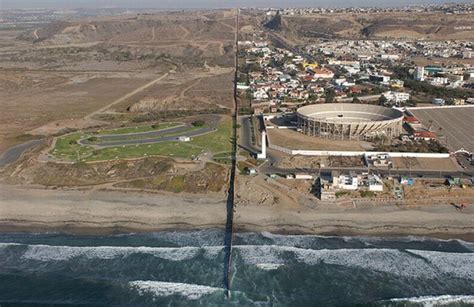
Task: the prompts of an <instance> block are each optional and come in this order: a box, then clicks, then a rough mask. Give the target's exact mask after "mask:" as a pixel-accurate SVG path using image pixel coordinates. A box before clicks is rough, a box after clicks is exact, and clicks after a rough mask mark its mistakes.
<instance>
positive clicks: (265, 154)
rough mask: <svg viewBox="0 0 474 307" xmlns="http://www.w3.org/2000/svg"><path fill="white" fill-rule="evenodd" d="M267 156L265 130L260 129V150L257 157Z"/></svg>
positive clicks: (263, 157)
mask: <svg viewBox="0 0 474 307" xmlns="http://www.w3.org/2000/svg"><path fill="white" fill-rule="evenodd" d="M266 158H267V132H266V131H265V129H262V152H261V153H259V154H257V159H266Z"/></svg>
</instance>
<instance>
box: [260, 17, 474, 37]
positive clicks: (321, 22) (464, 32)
mask: <svg viewBox="0 0 474 307" xmlns="http://www.w3.org/2000/svg"><path fill="white" fill-rule="evenodd" d="M266 24H267V25H268V26H270V27H272V28H273V30H275V31H280V32H281V33H282V34H284V35H285V36H286V37H288V38H289V39H290V40H291V39H292V40H297V39H302V40H312V39H317V38H328V39H329V38H341V39H345V38H347V39H350V38H356V39H357V38H359V39H363V38H400V39H439V40H444V39H460V40H473V39H474V25H473V22H472V17H471V16H469V15H446V14H440V13H438V14H437V13H418V14H415V15H414V14H409V13H404V12H394V13H385V14H375V13H374V14H362V13H360V14H348V13H344V14H343V13H338V14H330V15H328V14H317V15H305V16H281V22H275V21H274V20H272V21H268V22H267V23H266ZM275 24H276V25H278V26H277V27H273V26H274V25H275Z"/></svg>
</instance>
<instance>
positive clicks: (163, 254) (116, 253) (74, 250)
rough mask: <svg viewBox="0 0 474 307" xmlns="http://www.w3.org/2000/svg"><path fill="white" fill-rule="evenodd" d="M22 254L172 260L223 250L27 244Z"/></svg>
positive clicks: (26, 256)
mask: <svg viewBox="0 0 474 307" xmlns="http://www.w3.org/2000/svg"><path fill="white" fill-rule="evenodd" d="M8 246H21V244H16V243H0V248H2V247H3V248H5V247H8ZM26 247H27V248H26V250H25V251H24V253H23V255H22V256H21V257H22V258H23V259H28V260H38V261H65V260H70V259H72V258H75V257H85V258H88V259H93V258H97V259H114V258H118V257H127V256H130V255H132V254H148V255H152V256H154V257H158V258H161V259H165V260H170V261H182V260H189V259H192V258H194V257H196V256H197V255H199V254H200V253H201V252H203V255H204V256H205V257H207V258H210V259H213V258H215V257H216V256H217V255H218V254H219V252H220V251H221V250H222V247H220V246H210V247H205V248H201V247H194V246H186V247H144V246H141V247H125V246H54V245H26Z"/></svg>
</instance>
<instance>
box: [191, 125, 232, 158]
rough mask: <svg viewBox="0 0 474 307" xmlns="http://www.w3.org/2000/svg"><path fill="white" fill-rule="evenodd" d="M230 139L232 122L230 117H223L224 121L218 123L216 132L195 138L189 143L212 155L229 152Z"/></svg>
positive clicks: (230, 146)
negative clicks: (206, 150) (204, 149)
mask: <svg viewBox="0 0 474 307" xmlns="http://www.w3.org/2000/svg"><path fill="white" fill-rule="evenodd" d="M231 137H232V120H231V118H230V117H224V119H223V120H222V121H221V122H220V123H219V125H218V127H217V131H215V132H212V133H208V134H204V135H200V136H196V137H194V138H193V140H192V141H191V142H190V143H191V144H193V145H196V146H200V147H202V148H206V149H208V150H209V151H211V152H212V153H214V154H216V153H220V152H231V151H232V143H231Z"/></svg>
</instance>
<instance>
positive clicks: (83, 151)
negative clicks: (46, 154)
mask: <svg viewBox="0 0 474 307" xmlns="http://www.w3.org/2000/svg"><path fill="white" fill-rule="evenodd" d="M83 137H90V135H89V134H84V133H74V134H69V135H66V136H64V137H60V138H58V139H57V140H56V144H55V146H54V148H53V149H52V150H51V151H50V154H52V155H53V156H54V157H56V158H57V159H60V160H70V161H77V160H82V159H83V158H84V157H86V156H89V155H91V154H92V152H93V151H94V149H93V148H92V147H89V146H82V145H79V144H78V143H77V141H78V140H79V139H81V138H83Z"/></svg>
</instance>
